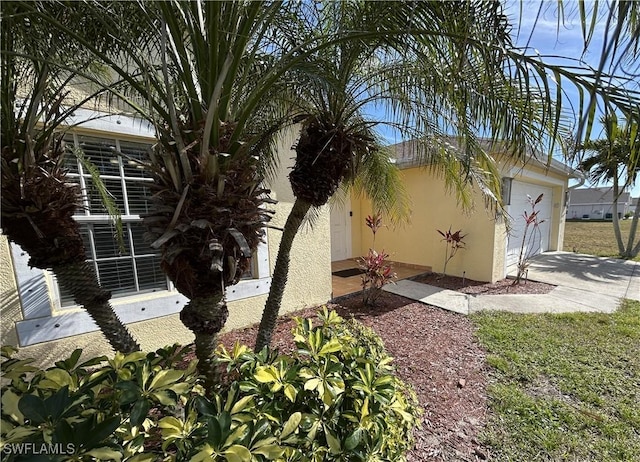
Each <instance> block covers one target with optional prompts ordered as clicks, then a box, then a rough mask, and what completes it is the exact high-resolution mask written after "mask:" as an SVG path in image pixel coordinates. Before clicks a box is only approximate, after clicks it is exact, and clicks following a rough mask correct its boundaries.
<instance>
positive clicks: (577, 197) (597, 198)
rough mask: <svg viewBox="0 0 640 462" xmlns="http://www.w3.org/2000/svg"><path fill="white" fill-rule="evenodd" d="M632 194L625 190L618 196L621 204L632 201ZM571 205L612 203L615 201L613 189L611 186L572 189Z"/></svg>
mask: <svg viewBox="0 0 640 462" xmlns="http://www.w3.org/2000/svg"><path fill="white" fill-rule="evenodd" d="M630 196H631V194H630V193H628V192H623V193H622V194H620V197H619V198H618V203H619V204H624V203H627V202H629V201H630ZM570 203H571V205H580V204H612V203H613V189H612V188H610V187H604V188H578V189H572V190H571V198H570Z"/></svg>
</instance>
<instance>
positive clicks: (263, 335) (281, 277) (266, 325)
mask: <svg viewBox="0 0 640 462" xmlns="http://www.w3.org/2000/svg"><path fill="white" fill-rule="evenodd" d="M310 208H311V204H310V203H309V202H306V201H303V200H301V199H296V201H295V202H294V203H293V208H292V209H291V212H290V213H289V216H288V217H287V222H286V223H285V225H284V230H283V233H282V240H281V241H280V247H278V257H277V258H276V266H275V268H274V269H273V278H272V279H271V289H269V297H267V302H266V303H265V306H264V311H263V312H262V319H261V320H260V327H259V328H258V335H257V337H256V345H255V351H260V350H262V349H263V348H264V347H265V346H268V345H269V344H271V336H272V335H273V330H274V329H275V327H276V321H277V319H278V313H279V312H280V304H281V303H282V296H283V294H284V288H285V286H286V285H287V277H288V275H289V261H290V258H291V247H292V245H293V239H294V238H295V237H296V234H298V230H299V229H300V225H301V224H302V221H303V220H304V217H305V216H306V215H307V212H308V211H309V209H310Z"/></svg>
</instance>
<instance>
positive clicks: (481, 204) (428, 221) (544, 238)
mask: <svg viewBox="0 0 640 462" xmlns="http://www.w3.org/2000/svg"><path fill="white" fill-rule="evenodd" d="M393 149H394V150H395V152H396V160H397V165H398V166H399V167H400V168H401V169H402V172H401V174H402V178H403V181H404V183H405V185H406V188H407V190H408V193H409V195H410V198H411V201H412V217H411V222H410V223H409V224H407V225H404V226H399V227H391V226H388V227H384V228H382V229H380V230H379V231H378V233H377V235H376V242H375V247H376V250H378V251H380V250H383V249H384V250H385V252H387V253H389V254H390V260H393V261H395V262H400V263H404V264H410V265H420V266H427V267H431V268H432V270H433V271H438V272H439V271H442V269H443V266H444V260H445V243H444V242H442V236H440V234H438V232H437V230H438V229H440V230H443V231H446V230H448V229H449V227H451V229H452V230H453V231H457V230H458V229H461V230H462V233H463V234H466V237H465V238H464V241H465V243H466V247H465V249H464V250H460V251H459V252H458V253H457V255H456V256H455V257H454V258H453V259H452V260H451V261H450V262H449V264H448V266H447V273H448V274H451V275H455V276H463V275H464V276H465V277H466V278H468V279H474V280H479V281H491V282H495V281H496V280H499V279H502V278H504V277H505V276H506V275H507V274H508V273H509V272H510V271H513V270H514V269H515V264H516V263H517V260H518V255H519V252H520V246H521V244H522V230H523V218H522V214H523V212H524V211H525V210H527V211H530V206H529V204H528V202H527V195H529V196H531V197H532V198H534V199H535V198H536V197H537V196H538V195H539V194H544V196H543V200H542V202H541V203H540V204H539V205H538V210H539V211H540V213H539V217H540V218H541V219H542V220H544V222H543V223H541V225H540V227H539V233H536V234H535V240H534V241H530V242H529V247H530V248H531V249H530V250H531V252H533V253H537V252H544V251H549V250H562V241H563V238H564V220H565V210H566V208H565V207H566V191H567V183H568V180H569V178H576V177H581V174H580V173H579V172H576V171H574V170H572V169H570V168H569V167H567V166H565V165H564V164H562V163H560V162H558V161H556V160H552V161H551V163H550V165H548V166H547V159H546V158H545V159H543V160H540V161H539V160H536V159H534V158H530V159H529V160H528V162H527V164H526V165H525V166H524V167H522V166H514V165H513V162H511V163H510V164H509V163H508V162H507V161H506V160H505V161H502V162H501V163H500V168H501V172H502V182H503V195H504V199H505V204H506V211H507V213H508V215H509V216H510V217H511V220H508V219H507V220H505V217H502V216H499V215H498V214H496V213H495V211H491V210H489V209H487V208H486V207H485V200H484V198H483V197H482V195H481V194H480V192H479V191H478V190H477V189H475V188H474V192H473V194H474V202H475V207H474V210H472V211H471V212H468V213H465V212H463V211H462V210H461V209H460V207H459V206H458V204H457V202H456V198H455V195H453V194H450V193H448V192H447V190H446V187H445V183H444V180H443V179H441V178H439V177H438V176H436V175H434V174H432V173H430V172H429V171H428V170H426V169H425V168H424V167H422V166H420V165H419V163H418V162H416V159H415V156H414V154H413V152H414V151H413V147H412V142H404V143H400V144H398V145H394V146H393ZM370 213H371V206H370V204H369V202H368V201H367V200H365V199H361V198H357V197H354V196H352V197H351V198H350V200H349V201H346V207H340V206H335V207H334V209H333V210H332V213H331V232H332V245H331V250H332V259H333V260H341V259H344V258H353V257H359V256H361V255H365V254H366V253H367V251H368V248H369V247H370V246H371V245H372V237H371V232H370V230H369V229H368V228H367V227H366V226H365V217H366V216H367V215H368V214H370ZM507 223H509V224H507ZM508 228H510V229H511V231H510V232H508V231H507V230H508Z"/></svg>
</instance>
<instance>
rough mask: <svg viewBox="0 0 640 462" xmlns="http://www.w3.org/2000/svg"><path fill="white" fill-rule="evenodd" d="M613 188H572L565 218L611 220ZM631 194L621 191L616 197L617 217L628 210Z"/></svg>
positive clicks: (620, 216) (622, 215) (621, 216)
mask: <svg viewBox="0 0 640 462" xmlns="http://www.w3.org/2000/svg"><path fill="white" fill-rule="evenodd" d="M613 198H614V196H613V190H612V188H610V187H605V188H579V189H572V190H571V193H570V196H569V210H568V211H567V219H570V220H611V219H612V218H613ZM630 205H631V194H630V193H628V192H623V193H622V194H620V197H619V198H618V218H623V217H624V215H625V214H626V213H627V212H629V211H632V210H630V208H629V207H630Z"/></svg>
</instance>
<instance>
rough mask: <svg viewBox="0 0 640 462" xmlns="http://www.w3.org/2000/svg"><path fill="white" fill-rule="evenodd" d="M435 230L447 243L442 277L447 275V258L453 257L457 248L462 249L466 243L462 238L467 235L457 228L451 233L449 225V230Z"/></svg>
mask: <svg viewBox="0 0 640 462" xmlns="http://www.w3.org/2000/svg"><path fill="white" fill-rule="evenodd" d="M436 231H438V232H439V233H440V235H441V236H442V237H443V239H442V240H443V241H445V242H446V245H447V249H446V252H445V255H444V268H443V269H442V277H444V276H446V275H447V264H448V263H449V260H451V259H452V258H453V257H455V255H456V253H458V250H460V249H464V246H465V245H466V244H465V242H464V241H463V240H462V239H464V238H465V237H466V236H467V235H466V234H462V230H461V229H459V230H458V231H456V232H455V233H452V232H451V226H449V231H446V232H442V231H440V230H439V229H438V230H436Z"/></svg>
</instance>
